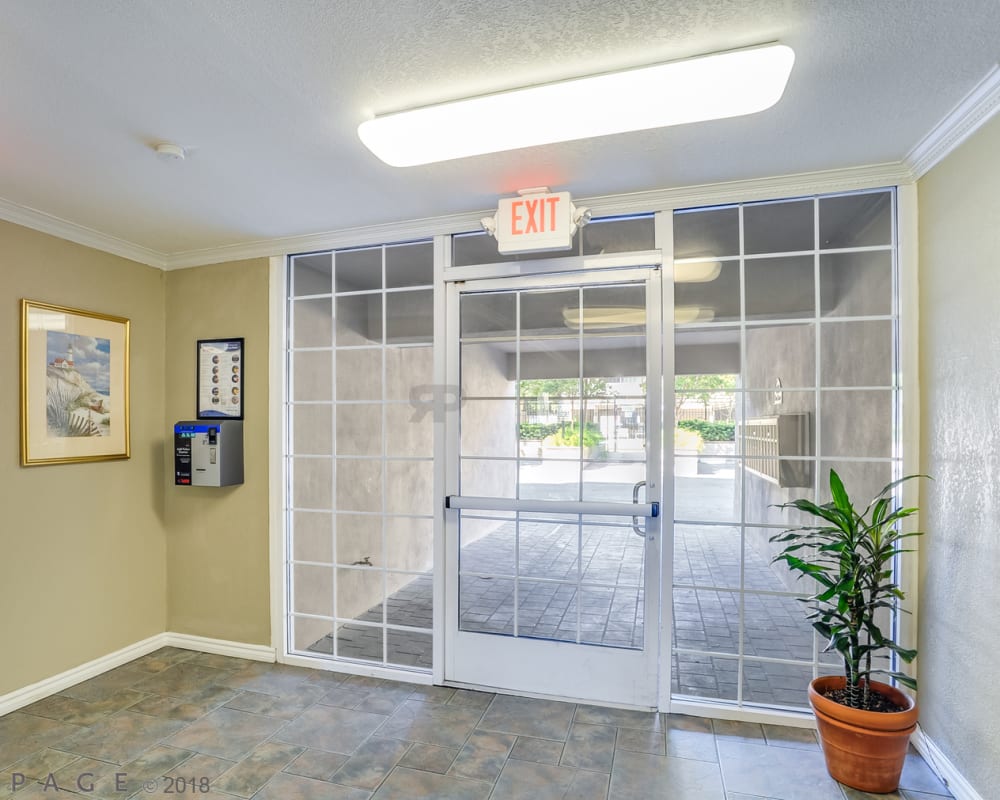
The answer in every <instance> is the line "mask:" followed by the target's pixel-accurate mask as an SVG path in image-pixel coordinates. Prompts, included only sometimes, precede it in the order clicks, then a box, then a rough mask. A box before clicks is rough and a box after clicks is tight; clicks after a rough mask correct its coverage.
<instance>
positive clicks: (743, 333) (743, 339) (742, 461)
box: [736, 205, 747, 706]
mask: <svg viewBox="0 0 1000 800" xmlns="http://www.w3.org/2000/svg"><path fill="white" fill-rule="evenodd" d="M739 247H740V281H739V285H740V321H739V329H740V355H739V358H740V387H739V391H740V405H741V411H740V419H741V420H742V421H745V420H746V418H747V394H746V384H747V381H746V352H747V270H746V238H745V229H744V219H743V206H742V205H740V206H739ZM736 463H737V464H738V465H739V469H738V470H737V471H736V474H737V475H738V476H739V493H740V519H739V523H738V525H737V529H738V530H739V532H740V577H739V584H740V585H739V591H738V592H737V595H736V597H737V600H738V602H739V614H738V617H737V619H738V621H739V622H738V625H737V642H736V654H737V661H736V704H737V705H738V706H742V705H743V677H744V664H745V663H746V662H745V660H744V655H745V652H744V649H745V644H744V640H745V638H746V637H745V635H744V633H745V631H746V602H745V597H746V595H745V594H744V569H745V565H746V539H747V531H746V513H747V510H746V502H747V497H746V495H747V492H746V448H745V447H744V442H743V436H741V437H740V441H738V442H737V443H736Z"/></svg>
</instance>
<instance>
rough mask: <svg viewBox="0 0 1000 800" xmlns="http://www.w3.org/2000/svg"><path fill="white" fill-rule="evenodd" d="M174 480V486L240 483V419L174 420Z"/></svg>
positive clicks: (241, 447) (241, 469) (241, 425)
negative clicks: (209, 420)
mask: <svg viewBox="0 0 1000 800" xmlns="http://www.w3.org/2000/svg"><path fill="white" fill-rule="evenodd" d="M174 483H175V484H176V485H177V486H235V485H236V484H240V483H243V422H242V421H241V420H218V421H212V422H206V421H204V420H199V421H197V422H178V423H175V424H174Z"/></svg>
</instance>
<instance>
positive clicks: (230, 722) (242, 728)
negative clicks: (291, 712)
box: [145, 708, 285, 761]
mask: <svg viewBox="0 0 1000 800" xmlns="http://www.w3.org/2000/svg"><path fill="white" fill-rule="evenodd" d="M145 719H146V720H149V717H145ZM284 724H285V723H284V721H283V720H278V719H273V718H271V717H262V716H260V715H258V714H247V713H246V712H245V711H234V710H233V709H231V708H217V709H216V710H215V711H211V712H209V713H208V714H207V715H205V716H204V717H202V718H201V719H199V720H198V721H197V722H193V723H191V724H190V725H188V726H187V727H186V728H184V729H183V730H181V731H180V732H178V733H176V734H174V735H173V736H172V737H170V739H168V740H167V742H166V743H167V744H169V745H171V746H173V747H180V748H183V749H185V750H193V751H195V752H196V753H204V754H205V755H209V756H216V757H218V758H227V759H229V760H230V761H239V760H240V759H242V758H244V757H245V756H246V755H247V754H248V753H249V752H250V751H251V750H253V749H254V748H255V747H256V746H257V745H259V744H260V743H261V742H263V741H264V740H265V739H268V738H269V737H270V736H272V735H273V734H274V733H275V732H276V731H278V730H279V729H280V728H281V727H282V726H283V725H284Z"/></svg>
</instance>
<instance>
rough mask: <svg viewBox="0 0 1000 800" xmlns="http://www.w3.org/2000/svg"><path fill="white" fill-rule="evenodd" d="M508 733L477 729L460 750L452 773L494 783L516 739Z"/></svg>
mask: <svg viewBox="0 0 1000 800" xmlns="http://www.w3.org/2000/svg"><path fill="white" fill-rule="evenodd" d="M516 738H517V737H515V736H513V735H511V734H508V733H487V732H484V731H475V732H473V734H472V735H471V736H470V737H469V740H468V741H467V742H466V743H465V746H464V747H463V748H462V750H461V752H459V754H458V757H457V758H456V759H455V762H454V764H453V765H452V767H451V770H450V774H453V775H460V776H461V777H463V778H472V779H474V780H478V781H486V782H487V783H493V782H494V781H495V780H496V779H497V776H499V775H500V770H501V769H503V765H504V764H505V763H506V761H507V756H508V755H509V754H510V751H511V748H513V746H514V742H515V741H516Z"/></svg>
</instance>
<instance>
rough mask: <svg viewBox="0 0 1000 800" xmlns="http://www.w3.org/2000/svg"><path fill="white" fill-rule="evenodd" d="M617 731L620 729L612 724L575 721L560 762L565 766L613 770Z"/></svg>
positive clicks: (596, 770) (604, 770) (598, 770)
mask: <svg viewBox="0 0 1000 800" xmlns="http://www.w3.org/2000/svg"><path fill="white" fill-rule="evenodd" d="M617 732H618V729H617V728H612V727H611V726H610V725H588V724H586V723H583V722H574V723H573V727H571V728H570V731H569V738H568V739H567V740H566V748H565V749H564V750H563V754H562V760H561V761H560V762H559V763H560V764H561V765H562V766H564V767H578V768H580V769H589V770H593V771H595V772H611V762H612V760H613V759H614V755H615V738H616V734H617Z"/></svg>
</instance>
